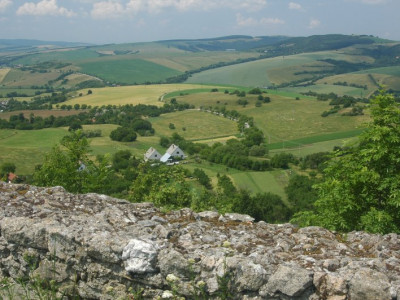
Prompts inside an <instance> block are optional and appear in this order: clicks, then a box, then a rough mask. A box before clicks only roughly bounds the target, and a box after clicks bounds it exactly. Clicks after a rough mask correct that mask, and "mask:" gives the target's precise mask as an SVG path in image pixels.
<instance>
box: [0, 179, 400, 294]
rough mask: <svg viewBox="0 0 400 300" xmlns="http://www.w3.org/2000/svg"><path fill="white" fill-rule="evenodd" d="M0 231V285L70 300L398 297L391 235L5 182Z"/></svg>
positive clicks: (397, 248)
mask: <svg viewBox="0 0 400 300" xmlns="http://www.w3.org/2000/svg"><path fill="white" fill-rule="evenodd" d="M0 230H1V231H0V232H1V235H0V267H1V274H0V277H4V278H5V277H7V278H12V279H17V278H29V277H30V276H37V277H40V278H42V279H43V280H50V281H52V282H56V283H57V286H58V288H59V291H60V292H63V291H64V292H65V293H72V291H75V292H77V293H79V295H80V297H82V298H88V299H140V297H142V298H145V299H156V298H171V299H172V298H174V299H177V298H178V297H184V298H186V299H210V298H218V297H220V299H330V300H334V299H335V300H339V299H351V300H355V299H363V300H365V299H400V240H399V237H398V235H396V234H389V235H384V236H381V235H374V234H367V233H364V232H351V233H348V234H346V235H342V234H338V233H335V232H331V231H328V230H325V229H323V228H319V227H307V228H296V227H295V226H293V225H290V224H282V225H275V224H267V223H265V222H257V223H255V222H253V219H252V218H251V217H249V216H244V215H237V214H226V215H219V214H218V213H216V212H202V213H195V212H193V211H191V210H189V209H181V210H179V211H172V212H163V211H160V210H159V209H157V208H155V207H154V206H153V205H152V204H149V203H129V202H127V201H124V200H119V199H115V198H111V197H108V196H104V195H96V194H85V195H74V194H70V193H67V192H66V191H65V190H64V189H63V188H62V187H54V188H39V187H34V186H28V185H14V184H6V183H0ZM0 279H1V278H0ZM139 296H140V297H139Z"/></svg>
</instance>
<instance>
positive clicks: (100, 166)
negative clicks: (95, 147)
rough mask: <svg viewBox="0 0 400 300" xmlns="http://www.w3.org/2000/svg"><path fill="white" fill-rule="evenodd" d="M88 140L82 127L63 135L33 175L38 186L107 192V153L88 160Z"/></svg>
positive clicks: (109, 173) (108, 178) (111, 176)
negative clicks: (57, 186)
mask: <svg viewBox="0 0 400 300" xmlns="http://www.w3.org/2000/svg"><path fill="white" fill-rule="evenodd" d="M89 153H90V148H89V142H88V141H87V139H86V137H85V136H84V135H83V133H82V131H81V130H77V131H73V132H71V133H70V134H69V135H67V136H65V137H64V138H62V140H61V142H60V144H57V145H56V146H54V148H53V149H52V150H51V151H50V152H49V153H47V154H46V156H45V160H44V163H43V164H42V165H41V166H40V167H39V168H38V169H37V170H36V171H35V173H34V174H33V178H34V183H35V184H37V185H39V186H56V185H61V186H63V187H64V188H65V189H66V190H67V191H69V192H72V193H87V192H96V193H107V192H108V190H109V187H110V185H112V178H113V172H112V170H111V168H109V164H110V162H109V158H108V157H107V156H101V157H97V160H96V161H93V160H91V159H89V157H88V155H89Z"/></svg>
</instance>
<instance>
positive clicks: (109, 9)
mask: <svg viewBox="0 0 400 300" xmlns="http://www.w3.org/2000/svg"><path fill="white" fill-rule="evenodd" d="M124 13H125V8H124V7H123V6H122V4H120V3H119V2H116V1H103V2H99V3H94V4H93V9H92V12H91V15H92V17H93V18H95V19H108V18H116V17H119V16H120V15H121V14H124Z"/></svg>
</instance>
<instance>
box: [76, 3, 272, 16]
mask: <svg viewBox="0 0 400 300" xmlns="http://www.w3.org/2000/svg"><path fill="white" fill-rule="evenodd" d="M82 1H83V0H82ZM86 1H89V0H86ZM265 5H267V1H266V0H129V1H127V2H123V1H121V0H107V1H104V0H103V1H98V2H96V3H94V4H93V9H92V12H91V15H92V16H93V17H94V18H106V17H107V18H109V17H113V16H117V15H123V14H136V13H138V12H141V11H144V12H148V13H160V12H161V11H163V10H165V9H176V10H178V11H189V10H193V11H199V10H202V11H207V10H212V9H226V8H228V9H233V10H240V11H243V10H245V11H257V10H260V9H261V8H263V7H264V6H265Z"/></svg>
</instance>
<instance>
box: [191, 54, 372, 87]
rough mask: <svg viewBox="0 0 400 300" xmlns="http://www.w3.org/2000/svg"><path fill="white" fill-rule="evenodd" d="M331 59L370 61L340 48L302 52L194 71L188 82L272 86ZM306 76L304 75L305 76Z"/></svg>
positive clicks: (292, 78)
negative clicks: (340, 50) (336, 49)
mask: <svg viewBox="0 0 400 300" xmlns="http://www.w3.org/2000/svg"><path fill="white" fill-rule="evenodd" d="M328 58H330V59H336V60H346V61H353V62H354V61H358V60H360V59H362V60H363V59H365V60H367V58H362V57H361V58H360V57H359V56H352V55H348V54H343V53H340V52H336V51H326V52H314V53H302V54H297V55H291V56H284V57H282V56H280V57H274V58H267V59H262V60H257V61H252V62H247V63H242V64H237V65H232V66H227V67H223V68H218V69H212V70H207V71H204V72H201V73H197V74H193V76H192V77H190V78H189V79H188V80H187V82H188V83H213V84H227V85H240V86H260V87H265V86H271V85H272V84H273V83H274V84H280V83H283V81H282V80H283V79H284V78H288V80H287V79H286V82H289V81H293V80H297V79H296V77H293V73H294V72H296V71H299V70H301V69H304V66H306V67H308V68H313V67H315V65H314V64H315V63H318V66H320V67H323V66H322V64H321V62H318V60H320V59H328ZM299 67H300V69H299ZM302 77H304V76H303V75H302ZM301 79H303V78H301Z"/></svg>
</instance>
